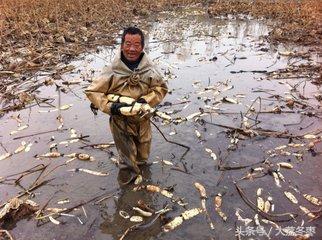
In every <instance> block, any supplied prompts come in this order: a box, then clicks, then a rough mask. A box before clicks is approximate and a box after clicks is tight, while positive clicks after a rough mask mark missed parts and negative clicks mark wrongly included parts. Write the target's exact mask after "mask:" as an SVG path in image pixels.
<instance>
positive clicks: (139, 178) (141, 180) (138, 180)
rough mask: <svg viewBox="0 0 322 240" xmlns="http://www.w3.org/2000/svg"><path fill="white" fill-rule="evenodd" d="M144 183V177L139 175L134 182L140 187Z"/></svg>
mask: <svg viewBox="0 0 322 240" xmlns="http://www.w3.org/2000/svg"><path fill="white" fill-rule="evenodd" d="M142 182H143V177H142V175H140V174H139V175H138V176H137V177H136V179H135V181H134V185H139V184H140V183H142Z"/></svg>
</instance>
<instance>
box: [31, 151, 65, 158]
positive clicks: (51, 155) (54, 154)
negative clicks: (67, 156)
mask: <svg viewBox="0 0 322 240" xmlns="http://www.w3.org/2000/svg"><path fill="white" fill-rule="evenodd" d="M62 156H64V154H62V153H59V152H49V153H45V154H42V155H36V157H37V158H59V157H62Z"/></svg>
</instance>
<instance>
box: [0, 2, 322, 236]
mask: <svg viewBox="0 0 322 240" xmlns="http://www.w3.org/2000/svg"><path fill="white" fill-rule="evenodd" d="M150 26H151V28H150V29H149V32H148V34H147V41H148V43H147V45H146V46H147V51H148V53H149V55H150V56H151V58H152V59H154V61H155V62H156V63H157V64H158V65H159V66H160V68H161V71H162V72H163V73H164V74H165V78H166V79H167V80H168V85H169V89H170V90H171V91H170V93H169V94H168V95H167V97H166V99H165V101H164V104H163V105H162V106H161V107H160V109H159V110H160V111H163V112H166V113H167V114H169V115H170V116H171V117H172V119H173V121H172V122H170V123H169V122H164V121H162V120H161V119H160V118H157V117H155V118H154V119H153V121H154V122H155V124H156V125H157V126H158V128H159V129H160V130H161V131H162V133H163V134H164V136H166V138H167V139H168V140H171V141H175V142H178V143H182V144H185V145H187V146H189V147H190V150H189V151H188V152H187V153H186V154H185V155H184V157H182V155H183V154H184V153H185V149H184V148H181V147H180V146H177V145H175V144H171V143H169V142H166V141H165V140H164V138H163V137H162V135H161V134H160V133H159V132H158V131H157V129H155V128H154V130H153V136H154V138H153V146H152V154H151V157H150V159H149V161H150V162H151V163H153V164H152V165H151V166H150V167H147V168H146V169H144V171H143V173H144V174H143V177H144V180H143V182H142V183H141V184H140V185H139V186H140V188H137V186H134V185H130V186H128V187H120V185H119V183H118V181H117V177H118V168H117V166H116V165H115V162H116V160H117V152H116V150H115V148H114V147H113V144H111V143H110V142H111V141H112V138H111V135H110V132H109V129H108V117H107V116H106V115H104V114H99V115H98V116H97V117H94V115H93V114H92V113H91V111H90V109H89V103H88V101H87V100H86V98H85V96H84V94H83V90H84V89H85V88H86V87H87V86H88V84H89V83H90V82H91V80H92V79H93V77H95V76H97V75H98V74H99V73H100V70H101V69H102V67H103V66H104V65H106V64H108V63H110V62H111V59H112V58H113V57H114V56H115V53H116V51H117V50H118V47H119V45H115V46H113V47H110V48H108V47H106V48H105V47H102V48H100V51H99V52H98V53H90V54H84V55H82V56H81V59H80V60H78V61H73V62H72V63H71V65H70V66H69V65H68V66H69V67H72V68H73V69H74V70H73V71H72V72H71V73H66V74H63V75H62V79H60V80H57V81H55V83H56V84H57V86H56V85H55V84H52V85H50V81H49V80H48V79H50V77H48V76H42V75H43V74H41V73H40V74H39V76H38V77H37V78H36V79H32V80H34V81H36V80H37V81H44V82H45V81H49V84H48V86H41V87H40V88H38V92H37V95H38V97H39V98H40V99H48V100H47V101H44V102H40V103H39V105H35V106H30V107H28V108H26V109H23V110H21V111H18V112H10V113H8V114H5V115H4V116H3V117H2V118H1V128H0V135H1V143H2V148H1V154H0V155H1V156H2V155H3V154H5V153H6V151H7V152H8V153H11V154H12V155H11V156H10V157H7V158H6V159H3V160H2V161H0V164H1V168H0V176H1V177H3V178H2V180H1V185H0V188H1V190H0V191H1V199H0V201H1V204H5V203H6V202H8V201H9V199H11V198H13V197H14V196H16V195H18V194H19V192H22V193H26V194H25V196H28V197H29V198H30V199H31V200H33V201H34V202H36V203H38V204H39V208H38V209H41V210H42V211H41V213H40V215H38V216H35V215H34V214H31V215H28V216H27V217H26V218H23V219H22V220H20V221H18V222H13V223H12V222H11V223H10V224H7V225H1V226H2V227H6V229H8V230H9V231H10V233H11V234H12V235H13V237H14V238H15V239H39V238H42V236H44V235H46V236H47V238H48V239H120V237H121V236H122V235H123V234H124V233H125V232H126V230H127V229H128V228H130V227H131V226H133V225H135V224H137V223H133V222H131V221H130V220H129V218H126V217H124V216H126V213H127V214H128V215H129V216H133V215H135V216H137V215H140V214H139V213H138V212H137V211H135V210H133V207H138V206H139V204H138V200H141V202H144V203H145V204H146V205H148V206H149V208H151V210H153V211H158V210H161V209H163V208H164V207H166V205H168V207H169V208H171V211H169V212H167V213H165V214H162V215H160V216H158V218H157V219H156V220H155V221H152V220H153V219H154V217H155V216H157V215H155V214H153V215H152V216H151V217H144V218H143V224H147V225H145V227H143V228H142V229H138V230H133V231H130V232H128V233H127V234H126V235H125V239H233V238H236V236H235V235H236V234H238V233H239V235H240V238H241V239H249V238H250V237H253V238H258V239H268V237H267V236H266V235H265V234H264V233H263V231H262V232H260V229H261V228H260V227H259V226H258V225H257V224H258V223H259V224H260V226H262V227H263V229H264V230H265V232H266V233H268V232H269V231H271V232H270V237H271V238H272V239H292V238H294V237H290V235H292V234H293V235H294V234H298V235H304V234H309V235H311V239H319V238H321V236H322V235H321V234H322V233H321V231H320V228H319V227H320V226H321V218H319V214H320V213H319V209H320V206H317V205H315V204H314V203H311V202H310V201H308V200H307V199H306V198H305V197H304V196H306V195H304V194H309V195H313V196H316V197H320V196H321V195H322V193H321V188H320V186H321V175H320V169H321V97H320V96H321V90H320V89H319V86H318V85H316V84H313V83H314V81H315V79H316V78H318V77H319V76H318V75H316V73H315V72H306V73H305V74H303V71H302V70H299V71H291V70H293V69H301V66H303V65H306V66H308V67H309V68H312V69H314V68H315V67H316V66H319V64H321V61H320V58H319V55H318V53H316V52H310V51H308V49H307V48H305V47H300V46H294V45H272V44H270V43H269V42H268V41H267V40H266V37H267V35H268V33H269V31H270V28H269V27H268V26H267V25H266V23H265V22H264V21H258V20H254V19H248V18H247V17H244V18H243V19H241V18H238V19H236V18H215V19H214V18H209V15H208V14H207V13H206V12H205V11H204V10H203V9H200V8H191V9H186V11H183V12H177V13H175V12H165V13H163V14H162V15H160V18H159V21H158V22H152V23H151V25H150ZM118 43H119V40H118ZM299 53H301V54H299ZM309 68H308V69H309ZM285 69H289V70H288V71H287V70H285ZM192 114H193V115H192ZM62 123H63V125H62ZM24 126H25V127H24ZM57 128H59V129H60V130H58V131H56V129H57ZM64 129H66V130H64ZM72 129H73V130H72ZM48 131H52V132H48ZM46 132H47V133H46ZM10 133H11V134H10ZM35 134H36V135H35ZM37 134H38V135H37ZM24 136H27V137H24ZM19 137H23V138H19ZM77 139H80V140H77ZM73 140H75V141H73ZM21 141H25V144H22V143H21ZM30 144H32V145H30ZM93 144H99V147H98V145H96V147H98V148H94V147H91V146H90V145H93ZM20 146H22V147H20ZM28 146H29V147H28ZM18 147H20V150H19V151H16V150H17V149H18ZM27 147H28V148H27ZM26 149H27V150H28V151H26ZM15 151H16V153H14V152H15ZM50 151H52V152H56V154H55V156H54V155H49V153H50ZM57 152H58V153H59V154H60V155H58V154H57ZM71 153H86V154H89V155H90V156H91V157H93V158H94V159H90V158H89V159H88V160H93V161H81V160H80V159H79V158H77V157H76V156H75V157H76V158H75V159H74V160H72V159H73V157H72V156H68V155H69V154H71ZM45 154H48V155H49V156H48V155H45ZM71 160H72V161H71ZM286 163H287V164H286ZM39 164H44V166H42V165H41V166H38V165H39ZM46 165H48V166H47V167H46V169H45V171H44V173H43V174H42V175H41V176H42V177H41V178H40V180H39V181H38V180H37V176H38V175H39V174H40V173H41V170H39V169H42V167H45V166H46ZM35 166H38V169H36V170H38V171H36V172H35V173H32V174H28V175H27V176H23V177H22V179H21V180H20V183H21V185H22V186H23V187H24V188H25V190H28V189H29V191H25V190H23V189H22V188H21V187H19V186H17V185H16V184H15V179H18V178H19V177H20V176H21V174H18V175H16V176H10V175H12V174H15V173H21V172H23V171H25V170H27V169H31V168H32V167H35ZM77 169H78V170H77ZM86 169H87V170H91V171H92V172H90V171H86ZM29 172H30V171H29ZM47 173H48V174H47ZM276 174H277V177H276ZM52 178H53V179H52ZM283 179H284V180H283ZM35 180H37V181H36V182H37V183H42V182H43V181H45V182H43V184H41V186H40V187H39V188H35V189H30V188H32V187H33V185H32V184H33V183H35ZM48 180H51V181H50V182H46V181H48ZM196 182H198V183H199V184H201V185H202V186H204V188H205V191H206V195H207V199H206V209H207V212H208V216H209V217H207V214H205V212H204V211H202V212H201V213H199V214H197V215H196V216H194V217H192V218H190V219H184V220H183V221H182V224H180V225H179V226H178V227H177V228H175V229H174V230H172V231H169V232H164V231H163V230H162V227H164V226H165V225H166V224H167V223H169V222H171V220H172V219H174V218H175V217H179V218H177V219H180V216H182V215H181V214H182V213H183V212H185V211H186V210H189V209H194V208H202V200H203V198H202V196H201V194H200V192H199V190H198V189H197V188H196V187H195V183H196ZM16 183H17V182H16ZM147 185H154V186H159V187H160V188H161V189H162V190H165V191H166V192H163V194H161V191H160V192H158V191H151V188H149V187H147ZM259 188H261V190H258V189H259ZM149 189H150V190H149ZM154 189H155V188H154ZM28 192H29V194H28ZM167 192H168V193H167ZM286 192H290V193H291V194H292V195H293V196H294V197H295V198H296V200H297V201H298V203H296V202H295V203H294V202H292V201H291V199H293V198H290V197H289V194H286ZM171 194H173V196H172V195H171ZM169 196H171V197H169ZM220 196H221V198H222V203H221V206H219V207H218V205H219V203H218V197H220ZM259 197H260V198H261V199H262V200H263V201H264V203H266V202H267V201H268V202H270V204H271V205H270V207H269V208H268V210H267V209H266V210H267V211H266V210H265V208H264V209H262V210H259V209H258V208H257V204H258V202H261V201H260V200H259V199H260V198H259ZM91 200H92V201H91ZM179 200H180V201H179ZM293 200H294V199H293ZM249 201H251V202H252V203H254V205H252V204H251V203H250V202H249ZM47 203H48V204H47ZM184 203H187V204H188V205H185V204H184ZM83 204H84V205H83ZM266 205H267V204H266ZM272 205H274V207H272ZM300 206H302V207H305V208H307V209H309V211H311V212H312V214H315V217H316V219H315V217H312V216H311V215H310V216H309V215H308V214H305V213H304V212H303V210H301V208H300ZM258 207H259V208H260V209H261V205H259V206H258ZM65 208H66V209H65ZM302 209H303V208H302ZM151 210H150V211H151ZM219 210H221V212H222V213H224V215H223V214H219V212H220V211H219ZM55 211H56V212H55ZM120 212H121V213H120ZM124 212H125V213H124ZM151 212H152V211H151ZM48 214H49V215H50V216H51V217H52V218H53V219H54V220H53V219H50V218H49V216H48ZM256 214H257V217H255V216H256ZM291 214H292V215H291ZM224 216H226V217H227V219H226V218H224ZM293 218H294V219H293ZM57 221H58V222H57ZM210 222H212V223H213V226H214V229H212V228H211V224H210ZM247 222H249V223H247ZM58 223H59V224H58ZM246 223H247V226H246V225H245V224H246ZM247 227H248V228H247ZM279 227H282V228H286V230H285V229H284V231H279V229H280V228H279ZM246 228H247V229H248V231H251V232H250V233H249V232H248V233H247V234H248V236H246V232H245V231H246ZM163 229H164V228H163Z"/></svg>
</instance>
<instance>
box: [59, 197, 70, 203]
mask: <svg viewBox="0 0 322 240" xmlns="http://www.w3.org/2000/svg"><path fill="white" fill-rule="evenodd" d="M69 202H70V201H69V199H68V198H65V199H63V200H59V201H58V202H57V204H60V205H62V204H66V203H69Z"/></svg>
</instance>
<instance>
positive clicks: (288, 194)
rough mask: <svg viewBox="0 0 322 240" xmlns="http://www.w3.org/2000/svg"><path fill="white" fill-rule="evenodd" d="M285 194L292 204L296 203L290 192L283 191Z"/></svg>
mask: <svg viewBox="0 0 322 240" xmlns="http://www.w3.org/2000/svg"><path fill="white" fill-rule="evenodd" d="M284 194H285V196H286V197H287V198H288V199H289V200H290V201H291V202H292V203H294V204H298V201H297V199H296V197H295V196H294V195H293V194H292V193H291V192H287V191H285V192H284Z"/></svg>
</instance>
